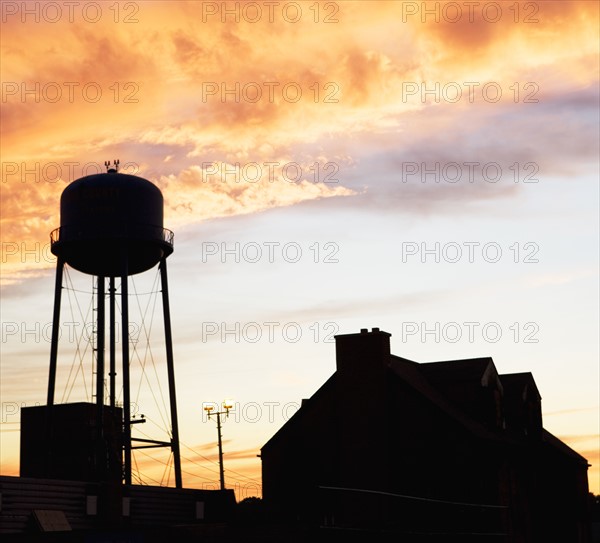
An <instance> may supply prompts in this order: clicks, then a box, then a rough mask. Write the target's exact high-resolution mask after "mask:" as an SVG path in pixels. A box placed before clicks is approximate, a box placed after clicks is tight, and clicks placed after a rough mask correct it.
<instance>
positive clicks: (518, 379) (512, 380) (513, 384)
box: [500, 372, 542, 400]
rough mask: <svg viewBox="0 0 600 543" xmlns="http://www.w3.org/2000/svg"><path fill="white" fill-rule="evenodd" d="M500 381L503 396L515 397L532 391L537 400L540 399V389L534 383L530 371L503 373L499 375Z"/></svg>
mask: <svg viewBox="0 0 600 543" xmlns="http://www.w3.org/2000/svg"><path fill="white" fill-rule="evenodd" d="M500 381H501V382H502V387H503V388H504V396H505V397H506V398H516V397H519V396H521V398H522V399H525V398H523V397H522V395H523V394H525V393H526V392H527V393H533V394H534V396H536V398H537V399H538V400H541V399H542V397H541V395H540V391H539V390H538V388H537V385H536V384H535V380H534V378H533V375H532V374H531V372H523V373H504V374H502V375H500Z"/></svg>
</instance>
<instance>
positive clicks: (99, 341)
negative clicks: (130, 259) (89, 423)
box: [96, 276, 106, 480]
mask: <svg viewBox="0 0 600 543" xmlns="http://www.w3.org/2000/svg"><path fill="white" fill-rule="evenodd" d="M97 281H98V283H97V287H98V288H97V290H96V292H97V298H98V300H97V308H96V309H97V312H96V470H97V476H98V479H99V480H103V478H104V475H105V469H104V468H105V465H106V454H105V450H104V327H105V320H106V319H105V316H104V314H105V311H104V297H105V294H104V284H105V280H104V277H103V276H98V277H97Z"/></svg>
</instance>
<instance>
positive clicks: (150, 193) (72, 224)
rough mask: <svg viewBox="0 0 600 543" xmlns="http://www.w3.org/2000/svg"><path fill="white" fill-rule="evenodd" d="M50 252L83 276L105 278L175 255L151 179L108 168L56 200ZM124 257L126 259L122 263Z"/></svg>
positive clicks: (159, 195) (130, 272)
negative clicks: (57, 215)
mask: <svg viewBox="0 0 600 543" xmlns="http://www.w3.org/2000/svg"><path fill="white" fill-rule="evenodd" d="M50 238H51V251H52V253H53V254H55V255H56V256H58V257H62V258H63V259H64V261H65V262H66V263H67V264H69V265H70V266H71V267H73V268H75V269H76V270H79V271H81V272H83V273H87V274H90V275H98V276H104V277H117V276H120V275H122V273H123V270H124V267H123V266H124V262H125V261H126V262H127V275H133V274H136V273H141V272H143V271H146V270H148V269H150V268H152V267H153V266H155V265H156V264H158V262H159V261H160V259H161V258H162V257H163V256H169V255H170V254H171V253H172V252H173V233H172V232H171V231H170V230H166V229H165V228H163V196H162V193H161V192H160V189H159V188H158V187H156V186H155V185H154V184H152V183H151V182H150V181H148V180H146V179H143V178H141V177H137V176H135V175H128V174H122V173H118V172H117V171H116V170H109V171H108V172H107V173H99V174H94V175H88V176H86V177H82V178H80V179H77V180H75V181H73V182H72V183H71V184H70V185H69V186H68V187H67V188H66V189H65V190H64V191H63V193H62V196H61V198H60V228H57V229H56V230H54V231H53V232H52V234H51V235H50ZM125 257H126V259H125Z"/></svg>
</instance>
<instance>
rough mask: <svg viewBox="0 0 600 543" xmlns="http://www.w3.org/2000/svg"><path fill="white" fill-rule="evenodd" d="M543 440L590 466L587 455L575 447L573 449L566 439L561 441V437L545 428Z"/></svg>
mask: <svg viewBox="0 0 600 543" xmlns="http://www.w3.org/2000/svg"><path fill="white" fill-rule="evenodd" d="M542 441H543V442H544V443H545V444H546V445H548V446H550V447H552V448H554V449H556V450H557V451H558V452H560V453H562V454H564V455H566V456H569V457H571V458H573V459H574V460H577V461H578V462H580V463H582V464H585V465H586V466H589V465H590V464H588V461H587V459H586V458H585V457H583V456H581V455H580V454H579V453H578V452H577V451H574V450H573V449H571V447H569V446H568V445H567V444H566V443H565V442H564V441H561V440H560V439H558V438H557V437H556V436H555V435H553V434H551V433H550V432H548V430H546V429H545V428H543V429H542Z"/></svg>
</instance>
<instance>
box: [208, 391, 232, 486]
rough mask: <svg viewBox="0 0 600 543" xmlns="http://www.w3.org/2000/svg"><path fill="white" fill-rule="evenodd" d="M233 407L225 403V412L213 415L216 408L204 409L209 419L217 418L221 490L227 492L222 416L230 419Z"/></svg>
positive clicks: (229, 403) (210, 406)
mask: <svg viewBox="0 0 600 543" xmlns="http://www.w3.org/2000/svg"><path fill="white" fill-rule="evenodd" d="M232 407H233V406H232V405H231V402H228V401H224V402H223V409H224V411H217V412H216V413H213V412H212V411H213V409H214V407H213V406H212V405H209V406H206V407H205V408H204V411H206V412H207V413H208V418H209V419H210V416H211V415H216V416H217V435H218V438H219V478H220V481H221V490H225V470H224V469H223V439H222V437H221V415H225V418H227V417H229V410H230V409H231V408H232Z"/></svg>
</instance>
